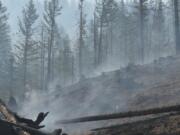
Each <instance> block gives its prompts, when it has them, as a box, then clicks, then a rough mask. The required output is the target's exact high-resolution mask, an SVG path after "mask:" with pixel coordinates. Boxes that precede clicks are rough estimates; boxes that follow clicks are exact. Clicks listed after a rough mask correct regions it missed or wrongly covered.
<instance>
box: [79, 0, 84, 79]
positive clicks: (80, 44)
mask: <svg viewBox="0 0 180 135" xmlns="http://www.w3.org/2000/svg"><path fill="white" fill-rule="evenodd" d="M83 30H84V28H83V0H81V3H80V37H79V75H80V77H82V75H83V62H82V51H83Z"/></svg>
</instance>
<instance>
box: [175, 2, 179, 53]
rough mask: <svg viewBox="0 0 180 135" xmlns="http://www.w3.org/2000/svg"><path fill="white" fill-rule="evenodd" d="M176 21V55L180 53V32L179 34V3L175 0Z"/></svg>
mask: <svg viewBox="0 0 180 135" xmlns="http://www.w3.org/2000/svg"><path fill="white" fill-rule="evenodd" d="M174 19H175V38H176V39H175V41H176V54H179V52H180V39H179V37H180V32H179V1H178V0H174Z"/></svg>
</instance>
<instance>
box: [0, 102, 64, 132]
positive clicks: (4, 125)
mask: <svg viewBox="0 0 180 135" xmlns="http://www.w3.org/2000/svg"><path fill="white" fill-rule="evenodd" d="M48 114H49V112H47V113H43V112H41V113H39V115H38V116H37V118H36V120H35V121H33V120H31V119H27V118H23V117H20V116H19V115H17V114H16V113H14V112H12V111H11V110H10V109H9V108H8V107H7V106H6V105H5V103H4V102H3V101H2V100H0V134H3V135H61V134H63V133H62V129H57V130H55V131H54V132H52V133H45V132H42V131H40V130H39V129H41V128H44V127H45V125H41V123H42V122H43V121H44V119H45V118H46V117H47V115H48Z"/></svg>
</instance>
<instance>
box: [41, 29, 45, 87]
mask: <svg viewBox="0 0 180 135" xmlns="http://www.w3.org/2000/svg"><path fill="white" fill-rule="evenodd" d="M44 81H45V43H44V28H42V32H41V90H44V89H45V82H44Z"/></svg>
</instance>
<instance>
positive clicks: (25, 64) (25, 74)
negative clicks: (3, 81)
mask: <svg viewBox="0 0 180 135" xmlns="http://www.w3.org/2000/svg"><path fill="white" fill-rule="evenodd" d="M27 35H28V34H27ZM27 51H28V37H27V36H26V41H25V47H24V59H23V72H24V73H23V89H24V92H26V83H27Z"/></svg>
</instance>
